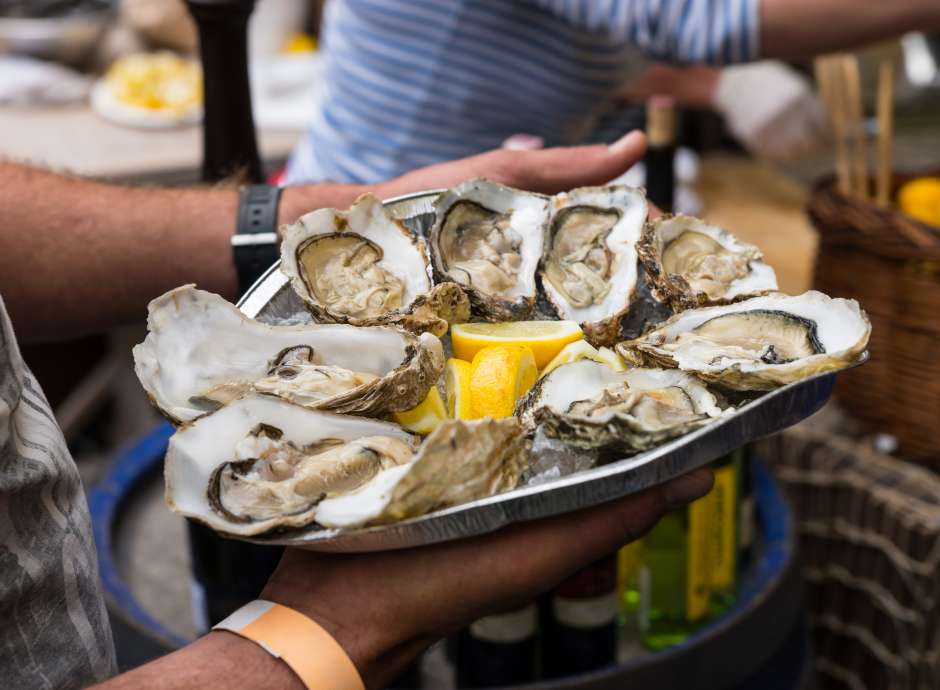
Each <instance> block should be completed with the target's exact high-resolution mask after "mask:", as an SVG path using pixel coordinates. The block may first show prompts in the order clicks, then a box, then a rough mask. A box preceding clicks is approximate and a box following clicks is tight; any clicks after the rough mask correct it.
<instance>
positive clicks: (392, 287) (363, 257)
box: [281, 194, 470, 336]
mask: <svg viewBox="0 0 940 690" xmlns="http://www.w3.org/2000/svg"><path fill="white" fill-rule="evenodd" d="M283 234H284V241H283V242H282V243H281V271H283V272H284V274H285V275H287V276H288V277H289V278H290V279H291V285H292V287H293V288H294V291H295V292H296V293H297V294H298V295H299V296H300V298H301V299H302V300H303V301H304V303H305V304H306V305H307V308H308V309H309V310H310V311H311V313H313V315H314V317H315V318H316V319H317V321H325V322H330V323H350V324H353V325H357V326H364V325H379V324H399V325H401V326H403V327H405V328H407V329H408V330H412V331H414V332H418V333H420V332H425V331H429V332H431V333H434V334H435V335H438V336H441V335H444V333H446V332H447V325H448V323H449V322H463V321H466V320H467V319H468V318H469V315H470V303H469V300H467V297H466V295H464V294H463V291H462V290H461V289H460V288H459V287H458V286H457V285H454V284H452V283H444V284H442V285H438V286H435V287H433V288H432V286H431V268H430V262H429V260H428V254H427V247H426V246H425V243H424V240H423V239H422V238H420V237H418V236H417V235H415V234H414V233H412V232H411V231H409V230H408V229H407V228H406V227H405V226H404V225H402V224H401V222H400V221H398V220H396V219H395V218H393V217H392V216H391V215H390V214H389V213H388V211H387V210H386V209H385V207H384V206H383V205H382V202H381V201H379V200H378V199H376V198H375V197H374V196H372V195H370V194H364V195H363V196H361V197H359V199H357V200H356V202H355V203H354V204H353V205H352V206H350V207H349V209H348V210H347V211H336V210H335V209H329V208H325V209H319V210H317V211H313V212H311V213H308V214H306V215H304V216H301V217H300V218H299V219H298V220H297V222H295V223H293V224H291V225H287V226H285V227H284V228H283Z"/></svg>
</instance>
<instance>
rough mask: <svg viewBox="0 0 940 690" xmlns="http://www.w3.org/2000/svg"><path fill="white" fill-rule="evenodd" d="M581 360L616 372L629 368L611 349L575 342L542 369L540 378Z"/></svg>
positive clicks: (584, 342) (582, 341)
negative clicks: (598, 364) (595, 363)
mask: <svg viewBox="0 0 940 690" xmlns="http://www.w3.org/2000/svg"><path fill="white" fill-rule="evenodd" d="M580 359H590V360H593V361H595V362H599V363H601V364H606V365H607V366H609V367H610V368H611V369H613V370H614V371H626V368H627V365H626V364H624V361H623V358H622V357H621V356H620V355H618V354H617V353H616V352H614V351H613V350H611V349H610V348H609V347H602V348H600V349H596V348H594V347H592V346H591V344H590V343H588V342H587V341H586V340H575V341H574V342H573V343H568V344H567V345H565V346H564V348H562V350H561V352H559V353H558V354H557V355H555V358H554V359H553V360H552V361H551V362H549V363H548V364H547V365H546V366H545V368H544V369H542V373H541V374H539V378H541V377H542V376H545V374H547V373H548V372H550V371H551V370H552V369H556V368H558V367H560V366H561V365H562V364H569V363H571V362H577V361H578V360H580Z"/></svg>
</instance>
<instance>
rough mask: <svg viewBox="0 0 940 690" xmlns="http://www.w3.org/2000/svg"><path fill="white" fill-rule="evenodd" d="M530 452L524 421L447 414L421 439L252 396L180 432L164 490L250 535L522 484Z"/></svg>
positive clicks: (213, 520)
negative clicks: (523, 431) (470, 418)
mask: <svg viewBox="0 0 940 690" xmlns="http://www.w3.org/2000/svg"><path fill="white" fill-rule="evenodd" d="M455 450H457V451H458V452H457V453H456V454H455ZM526 451H527V445H526V441H525V440H524V438H523V436H522V434H521V433H520V429H519V422H518V421H517V420H516V419H514V418H509V419H501V420H479V421H474V422H461V421H456V420H452V421H448V422H445V423H443V424H442V425H441V426H439V427H438V428H437V429H436V430H435V431H434V432H433V433H432V434H431V435H430V436H428V437H427V439H425V441H424V443H423V444H421V445H420V446H419V445H418V441H417V437H415V436H412V435H411V434H409V433H407V432H405V431H404V430H402V429H401V428H400V427H398V426H396V425H394V424H389V423H386V422H380V421H376V420H371V419H365V418H362V417H350V416H344V415H336V414H331V413H328V412H320V411H317V410H308V409H304V408H302V407H298V406H296V405H291V404H289V403H286V402H283V401H281V400H277V399H276V398H270V397H266V396H248V397H244V398H241V399H239V400H236V401H235V402H233V403H231V404H230V405H227V406H226V407H224V408H222V409H221V410H219V411H217V412H214V413H212V414H210V415H207V416H205V417H201V418H200V419H197V420H196V421H195V422H193V423H192V424H190V425H188V426H185V427H183V428H182V429H180V430H179V431H177V433H176V434H174V436H173V437H172V438H171V439H170V444H169V448H168V450H167V458H166V468H165V474H166V498H167V503H168V505H169V506H170V507H171V508H172V509H173V510H174V511H176V512H178V513H180V514H182V515H184V516H186V517H191V518H194V519H197V520H199V521H201V522H203V523H205V524H207V525H209V526H210V527H212V528H214V529H216V530H219V531H221V532H227V533H230V534H235V535H240V536H252V535H260V534H263V533H265V532H270V531H272V530H275V529H285V528H297V527H303V526H306V525H310V524H313V523H317V524H319V525H321V526H328V527H353V526H358V525H364V524H376V523H385V522H392V521H395V520H400V519H404V518H407V517H413V516H416V515H421V514H423V513H425V512H427V511H430V510H434V509H437V508H443V507H447V506H451V505H455V504H457V503H461V502H464V501H469V500H474V499H476V498H482V497H485V496H489V495H491V494H493V493H496V492H499V491H504V490H506V489H509V488H512V487H514V486H515V485H516V482H517V481H518V478H519V475H520V474H521V472H522V470H523V469H524V465H525V463H526V462H527V453H526Z"/></svg>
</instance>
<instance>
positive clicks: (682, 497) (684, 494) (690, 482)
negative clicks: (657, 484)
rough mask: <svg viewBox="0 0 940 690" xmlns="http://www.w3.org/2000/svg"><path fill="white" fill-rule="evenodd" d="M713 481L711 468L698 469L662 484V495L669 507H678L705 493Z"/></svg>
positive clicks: (710, 487) (710, 488) (709, 489)
mask: <svg viewBox="0 0 940 690" xmlns="http://www.w3.org/2000/svg"><path fill="white" fill-rule="evenodd" d="M713 483H714V477H713V476H712V472H711V470H708V469H699V470H695V471H694V472H690V473H689V474H684V475H682V476H681V477H676V478H675V479H673V480H671V481H669V482H667V483H666V484H664V485H663V495H664V496H665V497H666V503H668V504H669V507H670V508H678V507H680V506H684V505H686V504H687V503H691V502H692V501H694V500H695V499H697V498H701V497H702V496H704V495H705V494H707V493H708V492H709V491H711V490H712V484H713Z"/></svg>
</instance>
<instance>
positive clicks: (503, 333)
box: [450, 321, 584, 369]
mask: <svg viewBox="0 0 940 690" xmlns="http://www.w3.org/2000/svg"><path fill="white" fill-rule="evenodd" d="M583 337H584V334H583V333H582V332H581V327H580V326H578V324H577V323H575V322H574V321H511V322H508V323H458V324H454V325H453V326H451V329H450V341H451V344H452V345H453V348H454V356H455V357H457V358H458V359H463V360H466V361H468V362H469V361H472V360H473V358H474V357H475V356H476V354H477V352H479V351H480V350H481V349H483V348H484V347H488V346H490V345H524V346H527V347H528V348H529V349H530V350H531V351H532V354H533V355H534V356H535V366H536V367H538V368H539V369H541V368H542V367H544V366H545V365H546V364H548V363H549V362H550V361H552V358H553V357H554V356H555V355H557V354H558V353H559V352H560V351H561V349H562V348H563V347H564V346H565V345H567V344H568V343H570V342H573V341H575V340H581V339H582V338H583Z"/></svg>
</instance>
